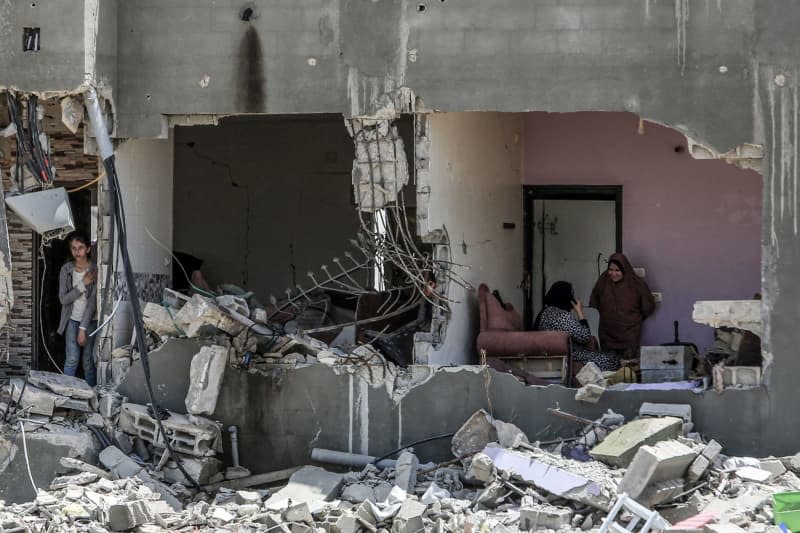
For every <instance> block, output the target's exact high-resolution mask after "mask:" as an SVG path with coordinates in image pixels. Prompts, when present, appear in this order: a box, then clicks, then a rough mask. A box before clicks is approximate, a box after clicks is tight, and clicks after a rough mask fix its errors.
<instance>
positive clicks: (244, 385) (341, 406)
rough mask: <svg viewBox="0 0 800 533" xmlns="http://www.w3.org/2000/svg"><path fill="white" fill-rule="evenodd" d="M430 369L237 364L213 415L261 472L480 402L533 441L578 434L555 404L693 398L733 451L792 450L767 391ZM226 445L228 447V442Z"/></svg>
mask: <svg viewBox="0 0 800 533" xmlns="http://www.w3.org/2000/svg"><path fill="white" fill-rule="evenodd" d="M414 371H415V372H416V373H417V374H416V375H417V376H427V381H424V380H423V382H422V383H421V384H420V385H418V386H416V387H414V388H413V389H411V390H410V391H409V392H408V394H406V395H405V396H403V397H402V398H401V399H397V401H396V400H395V399H393V398H392V397H391V396H390V395H389V394H388V393H387V389H386V388H385V386H384V385H383V384H382V383H381V384H380V385H378V386H376V387H372V386H370V385H369V384H368V383H367V382H366V381H364V380H363V379H361V378H360V377H359V376H358V375H355V376H351V375H348V374H346V373H342V374H341V375H336V374H335V373H334V371H333V370H332V369H331V368H329V367H326V366H323V365H314V366H310V367H305V368H300V369H297V370H292V371H289V372H286V373H285V374H284V373H280V374H275V377H264V376H261V375H258V374H250V373H247V372H246V371H240V370H236V369H229V370H228V371H227V372H226V373H225V379H224V383H223V386H222V392H221V394H220V397H219V400H218V402H217V410H216V412H215V413H214V416H213V418H214V419H216V420H219V421H221V422H222V423H223V424H224V425H225V426H228V425H231V424H234V425H237V426H238V427H239V443H240V444H239V445H240V457H241V460H242V462H243V464H244V465H245V466H246V467H247V468H249V469H251V470H252V471H253V472H267V471H270V470H276V469H280V468H285V467H289V466H293V465H300V464H306V463H308V462H309V461H310V455H311V449H312V448H314V447H320V448H330V449H334V450H342V451H352V452H355V453H368V454H371V455H382V454H384V453H387V452H389V451H391V450H393V449H395V448H398V447H400V446H404V445H406V444H408V443H410V442H413V441H416V440H420V439H424V438H428V437H432V436H436V435H442V434H445V433H450V432H454V431H456V430H457V429H458V428H459V427H460V426H461V424H463V422H464V421H465V420H466V419H467V417H469V416H470V415H471V414H472V413H473V412H475V411H476V410H477V409H486V410H487V411H489V412H490V413H492V414H493V415H494V416H495V417H497V418H499V419H501V420H504V421H506V422H513V423H514V424H517V425H518V426H519V427H520V428H522V429H523V430H524V431H525V433H526V434H527V435H528V437H529V438H530V439H531V440H535V439H539V440H546V439H550V438H553V437H554V436H573V435H574V434H575V431H576V429H578V426H577V425H575V424H572V423H570V422H567V421H565V420H563V419H561V418H558V417H555V416H553V415H550V414H548V413H547V411H546V409H547V408H548V407H557V406H560V407H561V409H563V410H565V411H568V412H572V413H580V414H581V415H582V416H586V417H589V418H597V417H599V416H600V415H602V413H603V412H605V411H606V410H607V409H613V410H614V411H616V412H618V413H623V414H624V415H625V416H626V417H628V419H630V418H631V417H633V416H635V414H636V413H637V412H638V409H639V405H641V403H642V402H644V401H651V402H673V403H689V404H691V405H692V416H693V419H694V422H695V427H696V428H697V430H698V431H700V432H702V433H703V434H704V435H707V436H708V437H711V438H714V439H717V440H718V441H719V442H721V443H722V444H723V446H724V448H725V453H730V454H744V455H750V454H753V453H754V450H757V451H758V453H760V454H763V455H767V454H769V453H788V452H787V449H789V448H788V447H787V446H785V445H779V444H780V443H779V442H778V441H776V440H771V439H770V438H769V437H768V436H767V435H766V434H765V429H766V427H767V426H768V424H769V423H770V422H769V416H768V415H769V409H768V407H767V401H766V400H767V398H766V396H767V394H766V391H764V390H750V391H742V390H731V391H726V392H725V393H724V394H722V395H717V394H715V393H713V392H712V393H708V394H706V395H704V396H700V395H697V394H694V393H691V392H688V391H663V392H658V391H644V392H607V393H605V394H604V395H603V397H602V398H601V399H600V401H599V402H598V403H597V404H595V405H590V404H580V403H578V402H576V401H575V399H574V395H575V391H574V390H568V389H564V388H563V387H558V386H550V387H526V386H524V385H522V384H521V383H520V382H518V381H517V380H516V379H515V378H513V377H512V376H510V375H508V374H499V373H497V372H495V371H494V370H490V369H481V368H480V367H461V368H459V369H455V368H451V369H440V370H438V371H436V370H435V369H431V368H429V367H415V370H414ZM225 449H226V450H227V449H229V448H228V446H227V443H226V446H225ZM417 451H418V453H419V454H420V456H421V458H422V459H423V460H434V461H437V460H446V459H449V458H451V457H452V456H451V454H450V451H449V439H445V440H442V441H439V442H436V443H431V444H425V445H421V446H419V447H418V448H417Z"/></svg>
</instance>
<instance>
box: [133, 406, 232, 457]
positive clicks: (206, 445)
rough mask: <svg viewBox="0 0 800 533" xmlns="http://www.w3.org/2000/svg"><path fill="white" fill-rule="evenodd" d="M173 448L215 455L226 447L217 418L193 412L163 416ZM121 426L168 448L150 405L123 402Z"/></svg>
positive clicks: (192, 452)
mask: <svg viewBox="0 0 800 533" xmlns="http://www.w3.org/2000/svg"><path fill="white" fill-rule="evenodd" d="M161 424H162V425H163V426H164V431H165V432H166V434H167V438H169V440H170V445H171V446H172V449H173V450H175V451H177V452H179V453H185V454H189V455H194V456H198V457H203V456H207V457H213V456H214V455H216V453H217V452H221V451H222V444H221V441H222V433H221V431H220V427H219V425H218V424H216V423H215V422H213V421H211V420H209V419H207V418H204V417H201V416H193V415H189V416H187V415H182V414H179V413H171V414H170V416H169V418H166V419H163V420H161ZM119 426H120V428H122V429H123V430H124V431H125V432H126V433H129V434H131V435H136V436H137V437H139V438H140V439H144V440H146V441H147V442H151V443H153V444H155V445H156V446H158V447H160V448H165V447H166V444H164V434H163V433H162V432H161V431H160V430H159V429H158V424H157V421H156V419H155V418H153V417H152V416H150V414H149V413H148V412H147V407H145V406H144V405H137V404H133V403H125V404H122V412H121V413H120V416H119Z"/></svg>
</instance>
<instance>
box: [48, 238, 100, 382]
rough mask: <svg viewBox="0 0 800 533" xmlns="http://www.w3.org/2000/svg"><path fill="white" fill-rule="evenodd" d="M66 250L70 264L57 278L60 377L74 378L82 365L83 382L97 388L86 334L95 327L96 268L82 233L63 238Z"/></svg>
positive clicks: (89, 342) (65, 264) (88, 243)
mask: <svg viewBox="0 0 800 533" xmlns="http://www.w3.org/2000/svg"><path fill="white" fill-rule="evenodd" d="M67 246H69V249H70V252H71V253H72V259H73V260H72V261H67V262H66V263H64V266H63V267H61V273H60V274H59V276H58V299H59V300H60V301H61V321H60V322H59V325H58V333H59V334H60V335H64V337H65V341H66V360H65V362H64V374H66V375H68V376H74V375H75V372H76V371H77V370H78V364H79V363H80V362H81V361H82V362H83V376H84V379H85V380H86V383H88V384H89V385H91V386H92V387H94V386H95V385H96V384H97V372H96V370H95V365H94V354H93V353H92V352H93V347H94V337H90V336H89V334H90V333H92V332H93V331H94V330H95V328H96V327H97V321H96V320H95V312H96V310H97V299H96V298H95V293H96V289H97V284H96V283H95V281H96V280H97V267H96V266H95V265H94V263H92V261H91V259H89V254H90V252H91V251H92V247H91V243H90V242H89V239H88V238H87V237H86V236H85V235H84V234H83V233H81V232H78V231H74V232H72V233H70V234H69V235H68V236H67Z"/></svg>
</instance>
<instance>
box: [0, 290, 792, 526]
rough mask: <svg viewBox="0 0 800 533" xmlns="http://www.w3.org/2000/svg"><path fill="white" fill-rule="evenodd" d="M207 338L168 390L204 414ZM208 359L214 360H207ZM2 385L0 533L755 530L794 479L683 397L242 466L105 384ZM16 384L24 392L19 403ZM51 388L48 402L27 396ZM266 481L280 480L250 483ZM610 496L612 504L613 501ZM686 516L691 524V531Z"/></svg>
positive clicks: (488, 423)
mask: <svg viewBox="0 0 800 533" xmlns="http://www.w3.org/2000/svg"><path fill="white" fill-rule="evenodd" d="M229 303H230V304H231V305H233V306H241V304H242V302H237V301H235V300H234V301H232V302H229ZM183 305H191V303H190V302H189V303H184V304H183ZM226 305H227V303H226ZM248 305H249V302H248ZM238 310H239V311H243V310H244V309H243V308H239V309H238ZM219 338H220V337H217V338H216V339H219ZM216 339H214V341H215V342H210V341H211V339H207V342H205V343H204V344H203V345H202V346H198V348H197V349H196V351H194V352H190V353H189V354H188V357H187V361H188V360H189V357H190V358H194V359H196V360H197V363H198V365H197V368H195V369H194V370H195V371H194V373H193V375H192V376H191V378H190V380H189V381H191V382H192V383H191V384H192V385H193V388H192V389H191V390H192V393H191V394H187V395H186V397H185V398H180V399H179V402H178V405H180V403H185V405H184V406H185V407H186V411H195V412H202V413H204V414H208V413H209V412H213V411H214V407H213V404H215V403H216V395H217V394H218V393H217V392H216V391H217V390H218V389H217V387H216V385H214V384H213V383H212V381H213V376H212V373H213V372H215V371H216V370H214V368H216V369H217V370H218V371H219V372H220V379H221V373H222V372H224V367H225V366H226V365H227V364H229V363H230V361H229V360H228V356H229V354H230V350H232V349H233V348H232V347H231V346H228V345H225V343H224V342H216ZM177 340H180V339H176V341H177ZM183 342H194V341H186V340H184V341H183ZM292 342H295V341H292ZM303 346H306V345H305V344H303V343H301V342H295V344H292V345H291V346H287V347H286V354H287V355H288V354H292V353H294V354H298V355H302V356H303V357H308V356H309V353H308V352H303V350H304V348H303ZM272 349H275V350H280V349H282V347H281V346H278V347H273V348H272ZM204 350H205V351H204ZM201 354H205V355H203V357H199V356H200V355H201ZM215 358H217V359H220V360H224V363H219V364H218V365H217V366H216V367H215V365H214V359H215ZM187 368H188V366H187ZM46 384H50V385H46ZM589 385H593V384H591V383H590V384H589ZM22 386H25V387H26V393H25V394H20V392H21V387H22ZM14 387H18V389H17V390H16V395H14V390H15V389H14ZM14 387H10V388H6V390H5V393H6V396H5V397H4V398H3V400H4V401H5V402H6V410H8V411H9V412H8V414H9V416H8V418H7V420H8V422H7V424H0V473H2V476H3V478H4V479H7V480H8V481H7V482H6V483H5V484H0V485H6V487H2V486H0V490H4V491H5V492H3V493H2V494H0V496H2V498H3V499H5V500H6V503H5V504H3V505H0V527H1V528H2V529H3V530H4V531H20V532H23V531H30V532H37V533H38V532H44V531H47V530H49V531H65V532H71V531H93V532H94V531H96V532H98V533H99V532H100V531H130V530H133V531H138V532H140V533H155V532H164V531H180V532H186V533H189V532H193V531H218V532H231V533H233V532H239V533H242V532H255V531H266V530H269V531H280V532H286V533H294V532H300V531H309V532H320V531H327V532H339V533H350V532H352V533H362V532H370V533H378V532H380V533H415V532H419V531H436V532H438V533H451V532H452V533H455V532H461V531H472V532H476V531H497V532H511V531H519V530H534V531H535V530H549V531H554V530H559V531H598V528H599V531H604V529H603V527H608V524H609V523H610V522H609V521H617V522H624V521H626V520H628V519H630V517H631V516H633V515H636V516H640V515H641V516H656V515H654V514H653V513H656V512H657V513H658V515H657V517H656V518H657V520H658V523H659V525H660V526H664V527H668V526H666V525H665V524H666V523H667V522H666V520H669V521H670V522H680V521H684V522H683V523H685V524H687V525H686V528H685V529H680V530H678V531H684V530H685V531H703V530H702V529H700V528H706V530H708V531H717V530H719V531H724V530H729V529H730V528H734V527H735V528H740V529H741V530H745V531H756V532H758V531H765V532H766V531H770V529H768V528H769V527H770V526H769V525H770V524H771V522H772V520H773V513H772V508H771V494H772V493H773V492H784V491H797V490H800V478H798V477H797V476H796V475H795V473H794V470H798V469H800V458H797V457H786V458H779V459H776V458H772V457H767V458H761V459H757V458H753V457H725V456H723V455H722V453H721V452H722V447H721V446H720V445H719V444H718V443H717V442H715V441H709V442H707V443H706V442H704V441H703V439H702V438H701V437H700V436H699V435H698V434H692V435H690V436H691V438H686V437H683V436H682V435H681V427H682V425H683V424H686V423H690V422H691V411H690V409H687V407H688V406H683V405H672V404H644V405H642V406H641V409H640V410H639V412H640V415H641V416H642V417H643V418H639V419H637V420H633V421H632V422H628V423H627V424H625V419H624V417H622V415H619V414H617V413H614V412H612V411H608V412H606V413H604V414H603V415H602V416H601V417H600V418H598V419H597V420H594V421H592V420H590V419H585V418H581V417H577V416H575V415H569V414H568V413H565V412H563V411H560V410H559V411H558V412H559V414H560V416H562V417H564V418H568V419H570V420H572V421H573V422H575V423H577V425H578V426H577V427H578V429H579V436H578V439H577V440H575V438H574V437H572V438H567V439H563V440H562V441H560V442H554V443H553V442H552V441H547V442H544V441H543V442H535V443H533V444H532V443H531V442H530V441H529V439H528V437H527V435H526V434H525V433H524V432H523V431H522V430H521V429H520V428H519V427H517V426H515V425H514V424H512V423H509V422H505V421H502V420H498V419H495V418H493V417H492V416H491V415H489V414H488V413H487V412H486V411H483V410H479V411H477V412H476V413H474V414H473V415H472V416H471V417H469V419H468V420H467V421H466V422H465V423H464V424H463V425H462V426H461V428H460V429H459V430H458V431H457V432H456V433H455V434H454V436H453V437H452V439H451V442H450V447H451V451H452V453H453V456H454V458H453V459H452V460H449V461H445V462H443V463H441V464H438V465H437V464H432V463H427V464H420V463H421V462H422V461H424V460H425V457H424V456H423V455H422V454H421V453H419V452H420V451H421V450H424V449H425V448H420V450H417V451H414V450H412V449H406V450H403V451H402V452H400V453H399V455H398V456H397V457H396V458H394V457H392V458H387V459H385V460H383V461H381V462H379V463H378V464H372V463H373V461H374V459H375V458H374V457H370V456H358V455H354V454H349V453H344V452H335V451H331V450H322V449H314V454H312V458H313V459H314V460H318V461H320V462H330V461H331V460H332V459H334V460H335V461H334V462H336V461H338V462H339V463H342V464H343V466H345V467H349V468H350V469H351V471H350V472H347V473H334V472H329V471H327V470H325V469H323V468H320V467H317V466H303V467H301V468H294V469H287V470H283V471H280V472H268V473H261V474H255V475H250V472H249V471H248V470H247V469H246V468H244V467H242V466H236V463H235V460H234V465H233V466H231V465H229V464H228V465H226V464H224V463H223V460H222V459H223V456H222V455H221V452H222V451H223V448H222V442H223V441H222V433H221V427H220V425H219V424H217V423H216V422H213V421H211V420H209V419H206V418H203V417H201V416H196V415H195V414H192V413H191V412H189V413H180V412H172V411H165V412H160V416H159V418H161V423H162V424H163V427H164V435H162V434H161V432H160V430H159V429H158V423H157V420H156V415H155V413H154V412H153V411H152V409H150V408H149V407H148V406H145V405H140V404H138V403H133V402H129V401H125V399H124V398H122V397H120V396H119V395H118V394H116V393H114V392H113V391H110V390H105V389H102V388H101V389H98V393H97V395H96V396H92V397H91V398H86V397H83V398H82V397H79V396H80V395H84V396H86V393H85V391H82V388H80V387H79V388H75V389H73V388H72V387H71V386H65V383H64V382H63V381H61V380H59V379H58V378H52V377H51V376H39V377H38V378H37V380H36V383H35V384H34V382H33V381H32V380H30V379H29V381H28V383H27V385H25V384H24V381H23V382H22V383H16V382H15V383H14ZM27 390H32V391H34V392H33V394H32V395H31V397H30V398H31V400H30V401H28V402H26V398H27V397H28V396H27ZM76 391H77V392H76ZM93 394H94V391H93ZM52 396H57V397H58V398H59V400H58V401H59V402H61V403H60V405H59V404H58V403H57V402H56V401H55V400H53V402H52V406H49V404H46V403H43V402H42V400H41V398H48V399H52ZM34 398H36V401H34ZM61 398H64V399H67V400H70V401H80V402H84V403H85V405H86V408H87V409H88V410H89V412H85V411H83V410H80V409H72V408H66V407H64V406H65V405H66V404H65V403H63V401H62V400H61ZM183 400H185V402H183ZM37 402H38V404H37ZM32 405H38V406H39V407H43V408H42V409H40V410H44V411H49V407H52V411H51V412H50V414H43V413H39V414H34V413H32V410H33V407H29V408H27V409H26V408H25V407H26V406H32ZM15 409H16V410H15ZM654 417H655V418H654ZM20 424H22V425H23V427H25V428H26V437H25V439H26V440H25V442H26V445H27V449H28V453H29V454H31V457H35V458H36V459H35V461H31V462H30V463H31V468H32V471H33V477H34V481H35V483H36V484H37V488H38V490H37V491H34V489H33V488H32V487H31V484H30V480H29V479H28V476H27V471H26V462H25V459H24V454H23V453H22V441H21V438H22V436H21V434H20V433H19V431H17V429H16V427H15V426H16V425H20ZM537 437H538V434H537ZM112 439H113V440H112ZM98 441H99V442H100V444H101V446H100V447H99V448H97V449H99V450H101V451H100V453H99V456H98V455H97V454H96V452H95V451H94V450H95V449H96V446H97V442H98ZM111 442H113V443H114V444H110V445H109V443H111ZM166 442H169V443H170V444H171V446H172V447H173V448H174V449H175V452H176V453H175V454H174V455H173V456H172V457H170V456H169V455H168V454H167V453H166V451H165V443H166ZM226 442H228V441H227V440H226ZM548 442H550V443H549V444H548ZM226 446H227V444H226ZM226 451H228V452H231V453H232V450H226ZM593 459H594V460H593ZM48 461H49V462H48ZM178 463H180V466H181V467H182V468H183V469H184V470H185V471H186V473H187V474H188V477H189V478H191V479H187V477H186V475H184V473H183V472H181V469H180V468H179V464H178ZM609 465H610V466H609ZM226 466H227V468H226ZM238 476H246V477H238ZM287 480H288V482H287ZM194 482H198V483H199V484H200V485H202V486H203V487H204V489H205V492H204V491H200V490H198V489H197V488H196V487H194V486H193V484H194ZM275 483H284V484H285V486H283V487H282V488H278V489H274V488H273V489H260V490H259V489H258V488H253V487H263V486H265V485H268V484H275ZM8 486H10V487H12V488H13V489H14V491H10V490H9V488H8ZM615 500H616V501H617V503H618V504H619V502H620V501H622V502H623V504H624V505H623V504H620V506H619V508H617V509H616V510H615ZM26 502H32V503H26ZM612 515H613V516H612ZM694 517H697V520H698V521H700V522H702V524H701V525H700V526H699V528H695V529H691V527H692V526H690V524H693V523H695V522H692V519H693V518H694ZM701 518H702V520H700V519H701ZM726 527H727V528H728V529H725V528H726Z"/></svg>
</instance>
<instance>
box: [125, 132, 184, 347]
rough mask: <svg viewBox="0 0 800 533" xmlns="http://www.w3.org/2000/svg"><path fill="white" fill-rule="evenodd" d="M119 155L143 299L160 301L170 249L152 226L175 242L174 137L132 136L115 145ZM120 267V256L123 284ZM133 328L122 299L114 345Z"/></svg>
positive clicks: (168, 274)
mask: <svg viewBox="0 0 800 533" xmlns="http://www.w3.org/2000/svg"><path fill="white" fill-rule="evenodd" d="M115 159H116V166H117V175H118V176H119V183H120V187H121V188H122V196H123V201H124V202H125V218H126V222H127V226H128V251H129V253H130V257H131V266H132V268H133V271H134V276H135V278H136V285H137V287H136V288H137V291H138V295H139V298H140V299H141V300H144V301H148V302H160V301H161V295H162V292H163V289H164V287H165V286H167V285H168V283H169V280H170V278H171V275H172V274H171V273H172V260H171V258H170V254H169V252H168V251H167V250H165V249H164V248H162V247H161V246H159V244H157V243H156V242H155V241H154V240H153V238H151V237H150V235H148V231H149V232H150V234H152V236H153V237H154V238H155V239H157V240H158V241H159V242H161V243H162V244H163V245H164V246H166V247H169V245H170V243H171V242H172V190H173V188H172V165H173V147H172V140H171V139H132V140H128V141H125V142H123V143H121V144H120V145H119V146H118V147H117V149H116V153H115ZM121 269H122V264H121V261H120V262H119V263H118V265H117V274H116V275H117V286H118V289H119V290H122V288H123V287H125V279H124V277H123V274H122V270H121ZM126 299H127V297H126ZM132 332H133V322H132V318H131V315H130V308H129V306H128V304H127V303H126V302H124V301H123V303H122V304H121V305H120V308H119V311H117V314H116V315H114V345H115V346H119V345H121V344H128V343H129V342H130V339H131V333H132Z"/></svg>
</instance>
